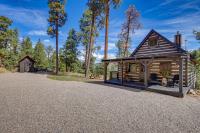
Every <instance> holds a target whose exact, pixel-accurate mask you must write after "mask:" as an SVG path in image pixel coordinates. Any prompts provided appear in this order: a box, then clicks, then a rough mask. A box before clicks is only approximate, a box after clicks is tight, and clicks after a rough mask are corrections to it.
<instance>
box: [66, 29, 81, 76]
mask: <svg viewBox="0 0 200 133" xmlns="http://www.w3.org/2000/svg"><path fill="white" fill-rule="evenodd" d="M78 44H79V36H78V34H77V32H76V31H75V30H74V29H71V30H70V31H69V33H68V37H67V40H66V43H65V45H64V47H63V51H64V59H65V65H66V71H67V72H70V71H71V70H72V69H73V68H72V67H73V65H74V64H75V63H76V62H77V60H78V54H79V51H78Z"/></svg>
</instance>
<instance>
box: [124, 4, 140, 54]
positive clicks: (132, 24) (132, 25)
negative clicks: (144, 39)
mask: <svg viewBox="0 0 200 133" xmlns="http://www.w3.org/2000/svg"><path fill="white" fill-rule="evenodd" d="M139 17H140V13H139V12H138V11H137V9H136V8H135V6H133V5H131V6H129V8H128V9H127V11H126V22H125V23H124V24H123V25H122V32H121V37H120V39H121V40H122V41H123V43H124V57H127V56H128V53H129V51H128V48H129V47H130V46H129V44H130V42H131V38H130V36H131V33H134V32H135V30H136V29H139V28H141V24H140V22H139Z"/></svg>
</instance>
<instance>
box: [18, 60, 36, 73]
mask: <svg viewBox="0 0 200 133" xmlns="http://www.w3.org/2000/svg"><path fill="white" fill-rule="evenodd" d="M34 63H35V61H34V60H33V59H32V58H31V57H30V56H25V57H24V58H22V59H21V60H20V61H19V72H34Z"/></svg>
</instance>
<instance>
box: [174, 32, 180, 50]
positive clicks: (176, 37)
mask: <svg viewBox="0 0 200 133" xmlns="http://www.w3.org/2000/svg"><path fill="white" fill-rule="evenodd" d="M174 43H175V44H176V45H177V46H178V47H181V44H182V36H181V34H180V33H179V31H177V34H176V35H175V37H174Z"/></svg>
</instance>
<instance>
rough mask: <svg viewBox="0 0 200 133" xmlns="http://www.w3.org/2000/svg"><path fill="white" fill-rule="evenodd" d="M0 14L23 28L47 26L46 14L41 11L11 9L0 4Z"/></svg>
mask: <svg viewBox="0 0 200 133" xmlns="http://www.w3.org/2000/svg"><path fill="white" fill-rule="evenodd" d="M0 12H1V14H2V15H4V16H7V17H9V18H11V19H12V20H13V21H14V22H18V23H21V24H23V25H24V26H30V27H34V26H36V28H46V27H47V24H48V23H47V15H46V12H43V11H41V10H35V9H26V8H17V7H15V8H13V7H11V6H7V5H3V4H0Z"/></svg>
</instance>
